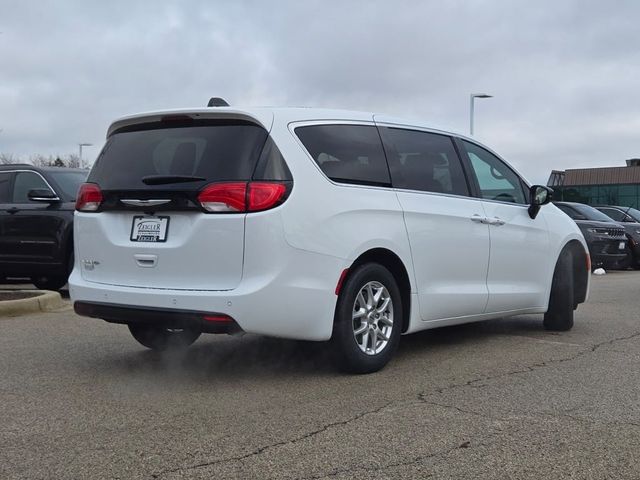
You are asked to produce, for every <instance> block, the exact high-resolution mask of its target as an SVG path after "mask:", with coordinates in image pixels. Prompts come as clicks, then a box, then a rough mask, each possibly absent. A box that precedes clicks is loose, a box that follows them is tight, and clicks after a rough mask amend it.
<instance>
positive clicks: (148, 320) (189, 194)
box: [69, 102, 590, 373]
mask: <svg viewBox="0 0 640 480" xmlns="http://www.w3.org/2000/svg"><path fill="white" fill-rule="evenodd" d="M214 104H215V102H214ZM87 182H88V183H85V184H84V185H83V186H82V187H81V189H80V192H79V194H78V198H77V205H76V210H77V211H76V214H75V220H74V221H75V225H74V232H75V268H74V270H73V273H72V275H71V278H70V279H69V287H70V294H71V298H72V300H73V305H74V309H75V311H76V312H77V313H78V314H80V315H85V316H89V317H96V318H102V319H104V320H106V321H108V322H114V323H121V324H126V325H128V327H129V329H130V331H131V333H132V334H133V336H134V337H135V339H136V340H137V341H139V342H140V343H141V344H142V345H144V346H146V347H149V348H152V349H156V350H164V349H167V348H175V347H184V346H187V345H189V344H191V343H193V342H194V341H195V340H196V338H198V336H199V335H200V334H201V333H234V332H249V333H257V334H263V335H271V336H275V337H283V338H292V339H301V340H316V341H325V340H330V341H331V346H332V349H333V350H334V352H335V357H336V359H337V361H338V364H339V365H340V366H341V367H342V368H344V369H346V370H349V371H352V372H361V373H362V372H372V371H376V370H379V369H380V368H382V367H383V366H384V365H385V364H386V363H387V362H388V361H389V360H390V358H391V356H392V355H393V353H394V351H395V350H396V348H397V346H398V343H399V340H400V336H401V334H406V333H412V332H416V331H419V330H424V329H429V328H435V327H440V326H445V325H453V324H459V323H466V322H475V321H481V320H486V319H492V318H499V317H504V316H511V315H518V314H535V313H538V314H544V322H543V324H544V327H545V328H547V329H551V330H568V329H570V328H571V327H572V325H573V312H574V310H575V309H576V308H577V306H578V304H579V303H582V302H584V301H585V300H586V298H587V294H588V290H589V272H590V265H589V254H588V249H587V246H586V244H585V241H584V238H583V236H582V234H581V233H580V230H579V229H578V227H577V226H576V224H575V223H574V222H573V221H572V220H571V219H570V218H569V217H568V216H567V215H565V214H564V213H563V212H561V211H560V210H558V209H557V208H556V207H555V206H553V205H551V204H548V202H549V201H550V199H551V191H550V189H548V188H547V187H544V186H539V185H535V186H529V184H528V183H527V182H526V181H525V180H524V179H523V178H522V177H521V176H520V175H519V174H518V173H517V172H516V171H515V170H514V169H513V168H512V167H511V166H509V165H508V164H507V163H506V162H505V161H504V160H502V159H501V158H500V157H499V156H498V155H496V154H495V153H494V152H493V151H491V150H490V149H488V148H487V147H485V146H483V145H481V144H479V143H478V142H476V141H475V140H473V139H471V138H467V137H464V136H461V135H457V134H453V133H448V132H444V131H440V130H434V129H433V128H430V127H428V126H424V125H421V124H417V123H413V122H407V121H403V120H398V119H393V118H387V117H385V116H382V115H377V114H371V113H362V112H352V111H337V110H319V109H311V108H231V107H228V106H225V107H210V108H200V109H188V110H171V111H162V112H154V113H145V114H139V115H133V116H128V117H124V118H121V119H119V120H117V121H115V122H114V123H113V124H112V125H111V126H110V128H109V130H108V133H107V141H106V144H105V146H104V148H103V149H102V152H101V153H100V155H99V157H98V159H97V161H96V163H95V165H94V166H93V168H92V170H91V173H90V174H89V178H88V180H87Z"/></svg>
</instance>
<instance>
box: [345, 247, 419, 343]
mask: <svg viewBox="0 0 640 480" xmlns="http://www.w3.org/2000/svg"><path fill="white" fill-rule="evenodd" d="M365 263H378V264H380V265H382V266H383V267H385V268H386V269H387V270H389V272H391V275H393V278H394V279H395V280H396V282H397V283H398V288H399V289H400V297H401V301H402V333H404V332H406V331H407V329H408V328H409V320H410V318H411V308H412V305H411V281H410V280H409V272H408V271H407V267H406V266H405V264H404V262H403V261H402V259H401V258H400V257H399V256H398V255H397V254H395V253H394V252H392V251H391V250H389V249H387V248H382V247H377V248H371V249H369V250H367V251H365V252H363V253H361V254H360V255H359V256H358V257H357V258H356V259H355V260H354V261H353V263H352V264H351V265H350V266H349V272H352V271H353V269H354V268H356V267H358V266H359V265H363V264H365ZM348 276H349V274H347V277H348Z"/></svg>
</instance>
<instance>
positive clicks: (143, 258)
mask: <svg viewBox="0 0 640 480" xmlns="http://www.w3.org/2000/svg"><path fill="white" fill-rule="evenodd" d="M133 258H135V260H136V264H137V265H138V266H139V267H142V268H153V267H155V266H156V265H157V264H158V256H157V255H145V254H141V253H138V254H136V255H134V256H133Z"/></svg>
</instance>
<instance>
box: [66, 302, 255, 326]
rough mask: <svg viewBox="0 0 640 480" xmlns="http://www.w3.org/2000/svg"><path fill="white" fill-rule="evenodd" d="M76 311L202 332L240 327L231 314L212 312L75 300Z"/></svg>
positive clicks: (116, 321)
mask: <svg viewBox="0 0 640 480" xmlns="http://www.w3.org/2000/svg"><path fill="white" fill-rule="evenodd" d="M73 309H74V310H75V312H76V313H77V314H78V315H83V316H85V317H93V318H101V319H103V320H106V321H107V322H111V323H123V324H127V325H129V324H131V325H149V326H154V327H161V328H190V329H194V330H198V331H200V332H203V333H238V332H241V331H242V329H241V328H240V326H239V325H238V324H237V323H236V322H235V320H233V319H232V318H231V317H229V316H227V315H224V314H220V313H212V312H194V311H190V310H171V309H169V310H165V309H161V308H150V307H134V306H130V305H115V304H108V303H97V302H75V303H74V304H73Z"/></svg>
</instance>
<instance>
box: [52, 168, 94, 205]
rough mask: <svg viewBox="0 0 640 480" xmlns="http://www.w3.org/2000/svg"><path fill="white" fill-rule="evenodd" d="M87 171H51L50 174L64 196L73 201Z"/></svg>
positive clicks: (85, 177)
mask: <svg viewBox="0 0 640 480" xmlns="http://www.w3.org/2000/svg"><path fill="white" fill-rule="evenodd" d="M88 174H89V171H86V172H65V171H60V172H51V176H52V177H53V179H54V180H55V182H56V183H57V184H58V186H59V187H60V189H61V190H62V193H63V194H64V196H65V197H67V198H70V199H72V200H74V201H75V199H76V194H77V193H78V189H79V188H80V185H81V184H82V183H84V182H85V180H86V179H87V175H88Z"/></svg>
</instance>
